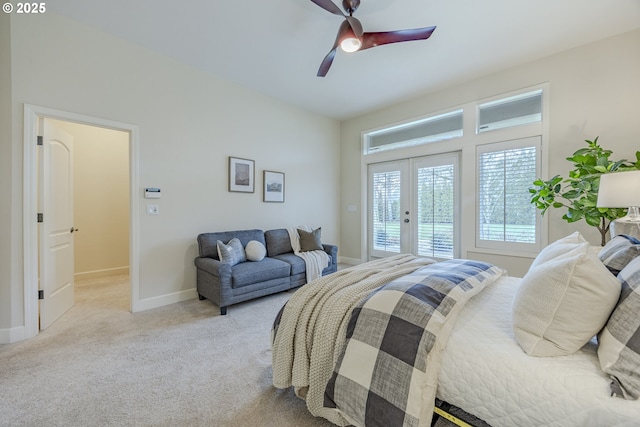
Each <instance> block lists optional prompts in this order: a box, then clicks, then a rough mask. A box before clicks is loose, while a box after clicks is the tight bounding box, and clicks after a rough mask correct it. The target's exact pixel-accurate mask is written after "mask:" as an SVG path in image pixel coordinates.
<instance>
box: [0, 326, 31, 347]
mask: <svg viewBox="0 0 640 427" xmlns="http://www.w3.org/2000/svg"><path fill="white" fill-rule="evenodd" d="M24 339H25V335H24V326H16V327H15V328H9V329H0V344H11V343H14V342H18V341H23V340H24Z"/></svg>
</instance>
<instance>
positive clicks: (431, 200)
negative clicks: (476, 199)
mask: <svg viewBox="0 0 640 427" xmlns="http://www.w3.org/2000/svg"><path fill="white" fill-rule="evenodd" d="M454 173H455V170H454V165H452V164H449V165H443V166H435V167H421V168H419V169H418V172H417V186H418V188H417V189H418V218H417V220H418V255H422V256H428V257H435V258H446V259H451V258H453V241H454V236H453V232H454V230H453V228H454V208H455V176H454Z"/></svg>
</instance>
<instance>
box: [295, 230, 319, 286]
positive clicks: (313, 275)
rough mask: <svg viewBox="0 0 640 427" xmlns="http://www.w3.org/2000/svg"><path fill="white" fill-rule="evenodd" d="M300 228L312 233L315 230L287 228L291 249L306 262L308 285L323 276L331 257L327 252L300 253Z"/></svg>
mask: <svg viewBox="0 0 640 427" xmlns="http://www.w3.org/2000/svg"><path fill="white" fill-rule="evenodd" d="M298 228H300V229H302V230H304V231H308V232H312V231H313V229H312V228H311V227H309V226H306V225H301V226H299V227H287V231H288V232H289V239H290V240H291V248H292V249H293V253H294V254H296V255H297V256H299V257H300V258H302V259H303V260H304V263H305V265H306V272H307V283H309V282H311V281H312V280H314V279H317V278H318V277H320V276H322V270H324V269H325V268H327V266H329V255H327V253H326V252H325V251H320V250H317V251H305V252H300V235H299V234H298Z"/></svg>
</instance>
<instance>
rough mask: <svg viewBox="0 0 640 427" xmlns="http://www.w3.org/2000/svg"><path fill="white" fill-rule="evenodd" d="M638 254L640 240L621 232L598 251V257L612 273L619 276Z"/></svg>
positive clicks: (639, 253)
mask: <svg viewBox="0 0 640 427" xmlns="http://www.w3.org/2000/svg"><path fill="white" fill-rule="evenodd" d="M638 255H640V240H638V239H635V238H633V237H631V236H627V235H624V234H620V235H617V236H615V237H614V238H613V239H611V240H609V243H607V244H606V245H604V247H603V248H602V249H601V250H600V252H599V253H598V258H600V261H602V262H603V263H604V265H606V266H607V268H608V269H609V271H610V272H611V273H613V274H614V275H615V276H617V275H618V273H620V271H621V270H622V269H623V268H625V267H626V266H627V264H629V263H630V262H631V261H632V260H633V259H634V258H636V257H637V256H638Z"/></svg>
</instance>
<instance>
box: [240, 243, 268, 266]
mask: <svg viewBox="0 0 640 427" xmlns="http://www.w3.org/2000/svg"><path fill="white" fill-rule="evenodd" d="M244 251H245V253H246V254H247V259H248V260H249V261H262V260H263V259H264V257H265V255H266V254H267V248H265V247H264V245H263V244H262V243H260V242H258V241H257V240H251V241H250V242H249V243H247V246H245V247H244Z"/></svg>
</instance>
